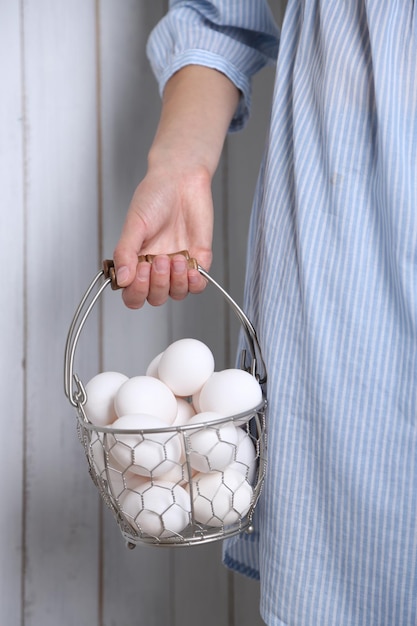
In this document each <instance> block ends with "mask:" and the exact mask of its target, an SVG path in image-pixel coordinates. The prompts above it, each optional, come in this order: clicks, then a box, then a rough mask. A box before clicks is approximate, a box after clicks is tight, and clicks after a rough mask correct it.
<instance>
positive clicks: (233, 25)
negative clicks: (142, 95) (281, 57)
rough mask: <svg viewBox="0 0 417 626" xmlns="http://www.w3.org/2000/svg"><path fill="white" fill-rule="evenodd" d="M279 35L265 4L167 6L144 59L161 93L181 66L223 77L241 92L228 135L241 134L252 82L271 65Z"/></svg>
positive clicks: (249, 0)
mask: <svg viewBox="0 0 417 626" xmlns="http://www.w3.org/2000/svg"><path fill="white" fill-rule="evenodd" d="M278 41H279V32H278V29H277V26H276V24H275V22H274V19H273V17H272V14H271V11H270V9H269V6H268V4H267V2H264V1H263V0H241V1H240V2H236V1H233V0H229V1H222V0H217V1H216V2H205V1H194V2H186V1H178V0H171V2H170V9H169V11H168V13H167V14H166V16H165V17H164V18H163V19H162V20H161V21H160V22H159V23H158V24H157V26H156V27H155V28H154V30H153V31H152V32H151V34H150V37H149V39H148V45H147V53H148V57H149V60H150V63H151V66H152V69H153V72H154V74H155V76H156V79H157V81H158V85H159V90H160V93H161V94H162V93H163V90H164V88H165V84H166V82H167V81H168V79H169V78H170V77H171V76H172V75H173V74H174V73H175V72H177V71H178V70H179V69H181V68H182V67H185V66H186V65H203V66H205V67H210V68H213V69H216V70H218V71H220V72H222V73H223V74H225V75H226V76H227V77H228V78H229V79H230V80H231V81H232V82H233V83H234V84H235V85H236V87H237V88H238V89H239V90H240V92H241V98H240V102H239V107H238V109H237V111H236V113H235V115H234V118H233V120H232V122H231V126H230V131H236V130H239V129H241V128H242V127H243V126H244V125H245V123H246V121H247V119H248V117H249V113H250V104H251V78H252V76H253V74H255V73H256V72H257V71H259V70H260V69H261V68H262V67H264V66H265V65H267V64H271V63H274V62H275V61H276V56H277V52H278Z"/></svg>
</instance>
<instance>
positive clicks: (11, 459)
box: [0, 0, 25, 624]
mask: <svg viewBox="0 0 417 626" xmlns="http://www.w3.org/2000/svg"><path fill="white" fill-rule="evenodd" d="M0 14H1V16H2V17H1V20H0V76H1V77H2V96H1V98H0V189H1V201H0V202H1V206H0V249H1V252H2V259H3V268H4V277H5V279H4V280H3V281H2V282H3V285H2V303H3V305H2V307H1V308H0V346H1V358H0V370H1V371H0V397H1V398H2V399H3V406H4V409H5V410H3V417H2V424H3V429H2V433H3V435H2V436H3V445H2V453H1V454H0V473H1V475H2V477H3V480H2V484H3V495H2V503H3V504H2V514H1V515H0V537H1V538H2V541H1V542H0V568H1V574H0V606H1V615H2V617H1V619H2V621H4V623H7V624H18V623H20V619H21V602H20V600H21V564H22V558H21V554H22V552H21V551H22V485H23V471H22V470H23V465H22V445H23V427H24V424H23V412H24V404H23V394H22V390H23V384H24V370H23V367H24V363H23V360H24V341H25V333H24V296H23V282H24V271H23V263H22V259H23V257H24V243H23V240H22V231H23V223H24V221H23V220H24V215H23V212H24V209H23V185H22V178H23V150H22V127H23V122H22V85H21V72H20V68H21V50H20V14H19V2H18V1H17V0H16V1H13V2H6V0H1V2H0ZM6 267H7V269H6ZM6 407H7V408H6Z"/></svg>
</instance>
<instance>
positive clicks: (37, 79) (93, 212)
mask: <svg viewBox="0 0 417 626" xmlns="http://www.w3.org/2000/svg"><path fill="white" fill-rule="evenodd" d="M23 17H24V46H25V59H24V64H25V92H26V110H27V127H28V136H27V139H26V142H27V145H26V153H27V179H26V181H25V184H26V196H27V226H26V230H27V240H26V252H27V259H28V266H27V269H26V272H27V285H26V294H27V295H26V297H27V307H28V324H27V333H28V339H27V354H26V362H27V386H26V406H27V434H26V450H25V453H26V459H25V467H26V471H27V476H26V482H27V492H26V494H25V516H26V517H25V519H26V522H25V523H26V561H25V566H26V571H25V577H26V579H25V598H24V600H25V605H24V615H25V622H24V623H25V626H31V625H33V626H41V625H48V624H62V625H63V626H72V625H74V626H76V625H77V626H78V625H79V624H91V625H93V624H95V623H97V614H98V613H97V604H98V603H97V587H98V583H97V565H98V560H97V535H96V527H95V522H96V520H97V503H96V501H95V499H94V498H93V497H92V493H93V490H92V486H91V484H90V482H89V479H88V474H86V465H85V461H84V457H83V452H82V448H81V446H80V444H79V443H78V441H77V437H76V432H75V417H74V414H73V412H72V410H71V409H70V407H69V404H68V403H67V401H66V399H65V397H64V395H63V384H62V383H63V381H62V370H63V349H64V341H65V337H66V333H67V329H68V326H69V323H70V320H71V317H72V314H73V312H74V310H75V306H76V305H77V304H78V302H79V300H80V297H81V294H82V292H83V290H84V289H85V287H86V284H87V282H89V281H90V278H91V275H90V271H91V268H93V267H95V264H96V260H97V174H96V171H97V154H96V152H97V151H96V136H97V133H96V62H95V43H94V42H95V23H94V3H93V2H92V1H88V2H85V1H83V0H77V1H75V2H71V3H62V2H61V3H56V2H53V0H41V1H39V2H36V3H35V2H25V3H24V4H23ZM82 343H83V345H82V346H81V348H80V351H79V357H80V358H79V359H78V361H77V363H78V365H76V371H79V373H80V375H82V377H83V372H86V371H87V372H88V370H90V369H96V367H97V357H96V355H97V345H98V344H97V333H94V332H93V333H92V334H89V335H87V336H85V337H83V342H82Z"/></svg>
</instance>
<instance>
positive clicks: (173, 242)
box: [113, 161, 213, 309]
mask: <svg viewBox="0 0 417 626" xmlns="http://www.w3.org/2000/svg"><path fill="white" fill-rule="evenodd" d="M212 236H213V202H212V196H211V176H210V174H209V173H208V172H207V171H205V170H204V169H202V168H200V169H198V170H197V169H193V171H188V172H184V171H183V168H180V167H177V166H176V164H175V163H172V161H171V162H170V163H169V164H167V165H166V166H161V165H158V166H157V167H153V168H151V169H150V170H149V171H148V173H147V175H146V176H145V178H144V179H143V181H142V182H141V183H140V185H139V186H138V187H137V189H136V191H135V193H134V195H133V198H132V201H131V204H130V207H129V210H128V213H127V216H126V220H125V223H124V227H123V230H122V234H121V237H120V240H119V242H118V244H117V246H116V248H115V251H114V255H113V259H114V263H115V269H116V276H117V282H118V284H119V285H120V286H121V287H124V289H123V300H124V302H125V304H126V306H128V307H129V308H133V309H136V308H140V307H142V306H143V304H144V303H145V301H146V300H148V302H149V303H150V304H152V305H155V306H157V305H160V304H163V303H164V302H165V301H166V300H167V298H168V296H171V297H172V298H173V299H175V300H181V299H183V298H184V297H185V296H186V295H187V294H188V293H199V292H201V291H202V290H203V289H204V287H205V285H206V280H205V279H204V278H203V277H202V276H201V274H200V273H199V272H198V270H196V269H188V266H187V261H186V259H185V257H184V256H183V255H175V256H174V257H173V258H172V259H170V258H169V257H168V256H167V255H168V254H170V253H173V252H177V251H180V250H188V251H189V253H190V256H191V257H193V258H195V259H196V260H197V261H198V263H199V265H201V266H202V267H203V268H204V269H206V270H208V269H209V268H210V265H211V261H212ZM144 254H155V255H157V256H156V257H155V259H154V260H153V263H152V264H150V263H148V262H146V261H142V262H140V263H139V262H138V256H139V255H144Z"/></svg>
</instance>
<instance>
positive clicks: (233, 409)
mask: <svg viewBox="0 0 417 626" xmlns="http://www.w3.org/2000/svg"><path fill="white" fill-rule="evenodd" d="M261 402H262V389H261V386H260V384H259V383H258V381H257V380H256V378H255V377H254V376H252V374H249V372H246V371H244V370H240V369H226V370H222V371H220V372H214V373H213V374H212V375H211V376H210V378H209V379H208V381H207V382H206V383H205V385H204V386H203V388H202V390H201V393H200V397H199V403H200V409H201V411H215V412H216V413H220V414H221V415H224V416H232V415H238V414H240V413H246V412H250V411H251V409H253V408H255V407H256V406H258V405H259V404H260V403H261ZM249 417H250V416H249Z"/></svg>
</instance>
